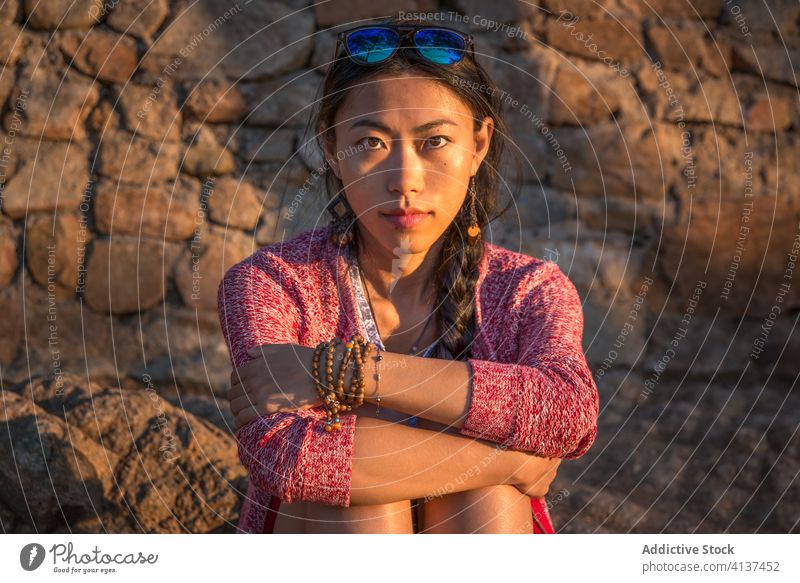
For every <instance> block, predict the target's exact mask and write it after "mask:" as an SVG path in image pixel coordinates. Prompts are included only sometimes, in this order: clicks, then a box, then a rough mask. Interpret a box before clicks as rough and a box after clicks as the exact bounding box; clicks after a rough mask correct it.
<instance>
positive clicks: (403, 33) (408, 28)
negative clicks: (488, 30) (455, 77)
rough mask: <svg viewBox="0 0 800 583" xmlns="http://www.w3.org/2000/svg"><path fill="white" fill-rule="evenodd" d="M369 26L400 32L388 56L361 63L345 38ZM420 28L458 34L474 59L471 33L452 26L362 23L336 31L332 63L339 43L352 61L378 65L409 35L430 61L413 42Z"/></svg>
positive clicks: (415, 47) (401, 44) (395, 52)
mask: <svg viewBox="0 0 800 583" xmlns="http://www.w3.org/2000/svg"><path fill="white" fill-rule="evenodd" d="M369 28H379V29H380V28H382V29H387V30H393V31H395V32H399V33H400V38H399V39H397V46H396V47H395V48H394V50H393V51H392V53H391V54H390V55H389V56H388V57H386V58H385V59H381V60H380V61H376V62H374V63H362V62H361V61H358V60H357V59H355V58H353V55H352V53H350V47H349V46H348V45H347V38H348V37H349V36H350V35H351V34H353V33H354V32H358V31H361V30H365V29H369ZM420 30H445V31H447V32H450V33H453V34H456V35H458V36H460V37H461V38H462V39H464V46H465V48H467V49H469V54H470V56H471V57H472V60H473V61H474V60H475V41H474V39H473V37H472V35H471V34H467V33H463V32H461V31H460V30H455V29H454V28H448V27H446V26H427V25H422V24H408V25H403V24H401V25H395V24H364V25H362V26H357V27H355V28H351V29H349V30H343V31H342V32H340V33H338V34H337V35H336V46H335V47H334V48H333V63H334V64H336V60H337V55H338V53H339V45H344V51H345V53H346V54H347V56H348V57H349V58H350V59H351V60H352V61H353V62H354V63H357V64H359V65H363V66H365V67H370V66H373V65H380V64H381V63H383V62H384V61H388V60H389V59H391V58H392V57H394V56H395V54H397V51H398V49H400V47H402V46H403V41H404V40H405V39H407V38H409V37H410V40H411V42H410V43H409V44H410V45H411V47H412V48H413V49H414V50H415V51H416V52H417V54H418V55H419V56H420V57H422V58H423V59H425V60H427V61H430V59H428V58H427V57H426V56H425V55H423V54H422V53H421V52H420V50H419V47H418V46H417V45H416V43H415V42H414V34H416V33H417V32H419V31H420ZM462 60H463V57H462V58H461V59H459V60H458V61H456V63H460V62H461V61H462ZM430 62H434V61H430ZM434 64H438V65H441V64H442V63H434ZM452 64H455V63H452ZM444 66H447V65H444Z"/></svg>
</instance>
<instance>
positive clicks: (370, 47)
mask: <svg viewBox="0 0 800 583" xmlns="http://www.w3.org/2000/svg"><path fill="white" fill-rule="evenodd" d="M399 41H400V35H399V34H398V33H397V32H395V31H394V30H390V29H387V28H367V29H364V30H358V31H356V32H354V33H352V34H350V35H349V36H348V37H347V49H348V50H349V51H350V56H352V57H353V59H355V60H356V61H359V62H361V63H379V62H380V61H384V60H386V59H388V58H389V57H390V56H391V54H392V51H394V49H395V47H397V45H398V43H399Z"/></svg>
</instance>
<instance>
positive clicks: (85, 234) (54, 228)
mask: <svg viewBox="0 0 800 583" xmlns="http://www.w3.org/2000/svg"><path fill="white" fill-rule="evenodd" d="M91 237H92V234H91V232H89V231H88V229H87V225H86V224H85V223H84V224H83V225H81V217H80V215H78V214H76V213H58V214H57V215H53V214H37V215H34V216H32V217H29V218H28V220H27V223H26V226H25V264H26V265H27V266H28V269H29V270H30V272H31V275H33V279H35V280H36V282H37V283H38V284H39V285H41V286H42V287H43V288H45V289H47V290H48V291H52V292H53V293H54V294H55V295H56V297H58V298H70V297H72V296H74V295H75V288H76V286H77V285H78V270H79V268H80V266H81V265H83V264H84V263H83V262H84V260H85V254H86V245H87V243H88V242H89V241H90V240H91Z"/></svg>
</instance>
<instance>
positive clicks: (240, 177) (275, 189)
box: [0, 0, 800, 531]
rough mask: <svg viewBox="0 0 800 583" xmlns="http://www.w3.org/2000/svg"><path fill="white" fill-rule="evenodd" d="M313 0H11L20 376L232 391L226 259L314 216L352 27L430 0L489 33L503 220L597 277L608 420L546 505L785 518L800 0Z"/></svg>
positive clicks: (8, 323)
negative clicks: (503, 131)
mask: <svg viewBox="0 0 800 583" xmlns="http://www.w3.org/2000/svg"><path fill="white" fill-rule="evenodd" d="M309 4H310V2H309V1H308V0H282V2H270V3H260V2H259V3H256V2H254V3H245V2H238V3H236V2H234V3H231V2H222V1H219V0H201V1H200V2H188V1H185V0H182V1H179V2H169V3H168V2H166V0H153V1H150V0H148V1H144V0H128V1H122V0H119V1H117V0H115V1H106V2H102V1H101V0H75V1H72V0H70V1H69V2H67V1H54V2H38V3H37V2H36V1H33V0H31V1H28V0H24V1H23V0H6V1H5V2H4V3H2V7H0V106H1V107H2V109H1V110H0V116H2V130H0V131H1V132H2V135H0V140H2V143H3V148H2V157H0V188H1V189H2V190H1V191H0V192H2V197H1V198H0V205H1V206H0V209H1V211H2V212H0V373H1V374H2V380H3V383H5V384H6V385H11V384H15V383H24V382H25V381H26V380H27V379H28V378H29V377H30V376H31V375H43V376H46V377H49V378H52V379H53V381H54V382H55V384H56V385H60V384H61V381H62V375H68V374H70V373H75V374H78V375H81V376H84V377H88V378H90V379H91V380H92V381H95V382H98V383H100V384H107V385H110V386H117V385H118V384H122V385H126V386H128V385H130V386H137V385H143V384H144V381H143V379H145V378H147V379H150V380H151V381H152V383H153V384H154V385H155V386H156V387H158V390H159V392H160V393H162V394H163V395H165V396H168V397H170V398H172V399H175V398H176V397H177V395H178V393H179V392H180V393H181V394H184V395H188V394H191V395H195V396H196V397H198V398H204V399H208V400H209V402H213V399H214V395H217V396H222V395H224V393H225V390H226V388H227V382H228V375H229V372H230V370H229V360H228V354H227V350H226V348H225V345H224V341H223V339H222V336H221V333H220V330H219V324H218V322H217V316H216V311H215V308H216V306H215V302H216V288H217V284H218V282H219V280H220V278H221V276H222V274H223V273H224V272H225V270H226V269H227V268H228V267H230V266H231V265H232V264H233V263H235V262H237V261H239V260H240V259H242V258H244V257H246V256H247V255H249V254H250V253H251V252H252V251H253V250H254V249H256V248H257V247H258V246H260V245H264V244H267V243H270V242H273V241H276V240H280V239H283V238H286V237H290V236H292V235H293V234H295V233H297V232H299V231H301V230H305V229H307V228H310V227H313V226H314V225H315V224H316V223H315V222H316V221H317V220H318V217H320V216H322V215H320V212H321V207H322V199H321V198H320V197H305V198H304V200H303V208H302V209H301V211H300V212H296V213H294V214H293V215H292V217H291V218H290V219H287V218H286V211H287V208H288V207H289V205H290V203H291V201H292V199H293V197H294V195H295V194H296V193H297V191H298V189H299V188H300V187H301V186H302V185H303V183H304V181H305V180H306V179H307V178H308V177H309V175H310V173H311V172H312V171H313V170H314V169H315V168H316V167H317V164H318V155H315V154H313V153H310V152H308V151H307V150H306V149H305V148H303V147H302V144H303V140H304V139H307V138H308V137H307V136H304V135H303V127H304V124H305V121H306V112H307V109H306V108H307V106H308V105H309V104H310V103H312V101H313V100H314V98H315V93H316V90H317V87H318V84H319V81H320V79H321V78H322V77H321V74H322V71H323V70H324V67H325V65H326V63H327V62H328V60H329V59H330V56H331V54H332V51H333V46H334V41H335V32H336V31H337V30H338V29H340V28H342V27H346V26H348V23H351V22H355V21H361V20H362V19H367V18H372V17H376V16H380V15H387V14H389V13H390V12H392V11H393V10H399V9H401V10H405V11H407V12H423V13H428V14H429V15H431V14H432V13H433V11H439V12H438V16H437V17H436V20H435V22H436V23H439V24H443V25H451V26H458V27H462V28H465V29H468V30H469V31H470V32H471V33H472V34H473V35H474V36H475V38H476V43H477V50H478V52H479V53H480V54H479V57H478V58H479V59H480V60H481V62H482V63H483V64H484V65H485V66H486V67H487V69H489V71H490V72H491V74H492V75H493V77H494V79H495V80H496V82H497V84H498V85H499V87H500V88H501V89H502V90H503V91H504V92H505V93H504V97H505V103H506V113H507V115H508V118H509V121H510V125H511V127H512V128H513V136H512V138H513V140H514V143H515V148H518V149H519V153H520V155H521V156H523V162H524V163H523V173H522V176H521V179H522V188H521V190H520V192H518V193H515V200H516V207H515V208H514V209H512V210H511V211H509V212H508V213H507V214H506V216H504V218H503V219H502V220H501V221H500V222H499V223H496V224H494V225H493V227H492V232H491V234H490V235H489V236H490V238H491V239H492V240H493V241H494V242H496V243H500V244H502V245H505V246H507V247H509V248H513V249H516V250H521V251H522V252H525V253H528V254H531V255H535V256H538V257H545V258H549V259H552V260H554V261H556V262H558V264H559V265H560V266H561V267H562V269H564V271H565V272H566V273H568V274H569V276H570V278H571V279H572V281H574V282H575V284H576V286H577V287H578V290H579V292H580V294H581V297H582V298H583V300H584V302H585V303H584V313H585V348H586V351H587V356H588V359H589V361H590V363H591V366H592V369H593V371H594V372H595V377H596V378H597V380H598V384H599V386H600V389H601V400H602V402H601V406H602V414H601V432H600V436H599V438H598V443H597V445H596V446H595V448H594V449H593V450H592V452H590V454H589V455H588V456H586V457H585V458H583V459H582V460H579V461H578V462H572V463H571V464H564V465H562V468H563V471H562V472H561V475H562V476H563V477H562V478H559V479H560V480H562V484H563V486H561V487H562V489H563V491H565V492H566V495H564V496H562V497H559V498H558V500H557V501H556V502H554V506H557V509H554V513H555V515H556V522H557V523H558V524H560V526H561V527H562V528H563V529H564V530H567V531H572V530H577V531H592V530H612V531H625V530H637V529H641V530H650V531H652V530H655V529H661V528H664V529H667V530H678V531H681V530H690V529H695V528H696V529H699V530H711V531H713V530H721V529H724V528H729V529H731V530H734V531H752V530H755V529H757V528H761V529H762V530H771V531H773V530H774V531H787V530H789V529H791V528H795V529H796V528H797V526H796V524H797V516H798V508H797V504H796V502H795V503H794V506H793V507H792V506H791V505H790V503H788V502H787V500H789V499H794V500H795V501H796V500H798V499H800V496H798V495H797V494H798V485H797V482H796V479H795V478H793V476H794V475H795V473H796V470H797V459H798V454H800V445H798V440H797V437H796V432H794V431H793V428H794V427H795V426H794V425H792V423H795V424H796V422H795V421H793V420H792V419H791V418H789V416H788V415H787V413H786V412H787V411H791V410H794V411H797V410H798V407H797V405H798V403H797V394H796V391H795V392H794V393H793V392H792V390H791V387H792V383H793V382H794V381H795V380H796V373H797V365H796V363H795V362H794V360H795V359H796V357H795V359H793V358H792V357H791V355H797V354H800V335H798V334H797V332H796V329H795V328H796V323H797V317H798V310H799V309H800V282H799V281H798V278H800V273H798V269H797V267H796V263H795V262H796V259H797V251H798V244H800V239H798V237H800V186H798V185H800V180H798V173H800V164H798V163H797V162H798V160H800V142H799V139H800V134H799V133H798V128H800V107H799V106H798V81H797V76H796V70H795V69H796V68H795V67H794V64H795V63H796V62H797V59H798V58H800V5H798V3H797V2H796V1H793V0H770V1H769V2H768V3H767V4H768V5H769V10H767V9H766V8H765V4H764V3H763V2H762V1H758V0H691V1H686V0H681V1H667V0H651V1H650V2H648V3H643V2H638V1H637V0H596V1H583V0H574V1H573V2H566V1H564V0H539V1H530V0H527V1H526V2H515V1H508V2H494V3H486V2H479V1H477V0H450V1H447V0H442V1H441V2H439V1H437V0H417V1H413V0H409V1H405V2H403V1H401V2H397V1H393V2H388V1H383V0H371V1H365V0H335V1H333V2H329V3H326V4H323V5H317V6H309ZM648 5H649V7H648ZM300 9H302V10H300ZM298 10H299V11H298ZM295 11H297V12H295ZM279 19H280V23H279V24H274V23H275V22H276V21H278V20H279ZM323 220H324V219H323ZM64 378H66V377H64ZM118 379H122V381H121V382H120V381H118ZM792 407H794V409H792ZM578 478H580V479H578ZM790 490H791V493H793V494H794V496H790V495H789V494H790ZM781 496H783V498H782V499H783V500H784V502H783V504H784V511H782V512H776V511H775V510H774V508H773V503H774V501H775V500H776V499H778V498H779V497H781ZM687 498H688V500H689V502H688V503H686V500H687ZM659 501H660V502H659ZM656 502H659V503H658V504H656ZM709 508H710V509H711V510H709ZM787 509H788V510H787ZM707 512H708V514H707ZM793 525H794V526H793Z"/></svg>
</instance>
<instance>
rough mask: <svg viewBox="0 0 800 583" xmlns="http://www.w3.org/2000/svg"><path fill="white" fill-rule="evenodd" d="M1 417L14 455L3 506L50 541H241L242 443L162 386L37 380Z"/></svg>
mask: <svg viewBox="0 0 800 583" xmlns="http://www.w3.org/2000/svg"><path fill="white" fill-rule="evenodd" d="M0 407H1V408H0V411H2V413H0V423H2V425H3V431H2V437H0V443H2V444H3V450H4V451H8V452H12V454H13V455H12V456H3V460H2V461H0V476H2V479H3V482H4V484H6V487H4V488H3V489H2V493H1V494H0V500H1V501H2V502H1V503H2V505H3V506H5V507H7V508H9V509H11V510H12V511H13V512H14V514H15V518H16V519H17V520H18V521H20V522H22V523H27V524H29V525H30V526H32V527H35V528H36V529H37V530H40V531H41V530H44V531H48V532H67V531H68V529H71V530H72V532H98V531H102V530H103V529H105V530H106V531H108V532H131V533H133V532H170V533H181V532H197V533H201V532H232V531H233V525H234V524H235V520H236V515H237V513H238V507H239V504H240V499H239V495H237V491H239V492H240V491H242V489H243V488H244V486H245V484H246V482H245V476H244V474H245V472H244V470H243V468H242V467H241V465H240V463H239V461H238V458H237V456H236V445H235V442H234V440H233V438H232V437H231V436H230V434H229V433H228V432H227V431H222V430H220V429H218V428H217V427H216V426H214V425H212V424H211V423H209V422H207V421H204V420H203V419H201V418H198V417H196V416H194V415H192V414H191V413H189V412H187V411H185V410H181V409H180V408H177V407H175V406H173V405H172V404H171V403H169V402H168V401H167V400H166V399H165V398H163V397H162V396H161V395H160V394H159V387H158V386H157V385H152V384H151V385H148V384H147V383H146V382H145V383H143V385H142V386H140V387H135V388H129V389H118V388H111V387H103V386H101V385H98V384H96V383H88V384H87V383H86V381H85V380H84V379H82V378H81V377H79V376H75V375H65V376H63V377H55V378H35V379H33V380H32V381H31V382H29V383H24V384H20V385H17V386H15V387H13V388H12V390H11V391H7V392H6V393H5V397H4V399H3V404H2V405H0ZM120 411H124V415H120ZM15 462H16V463H15ZM47 485H49V487H48V486H47ZM28 509H30V513H29V512H28Z"/></svg>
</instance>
